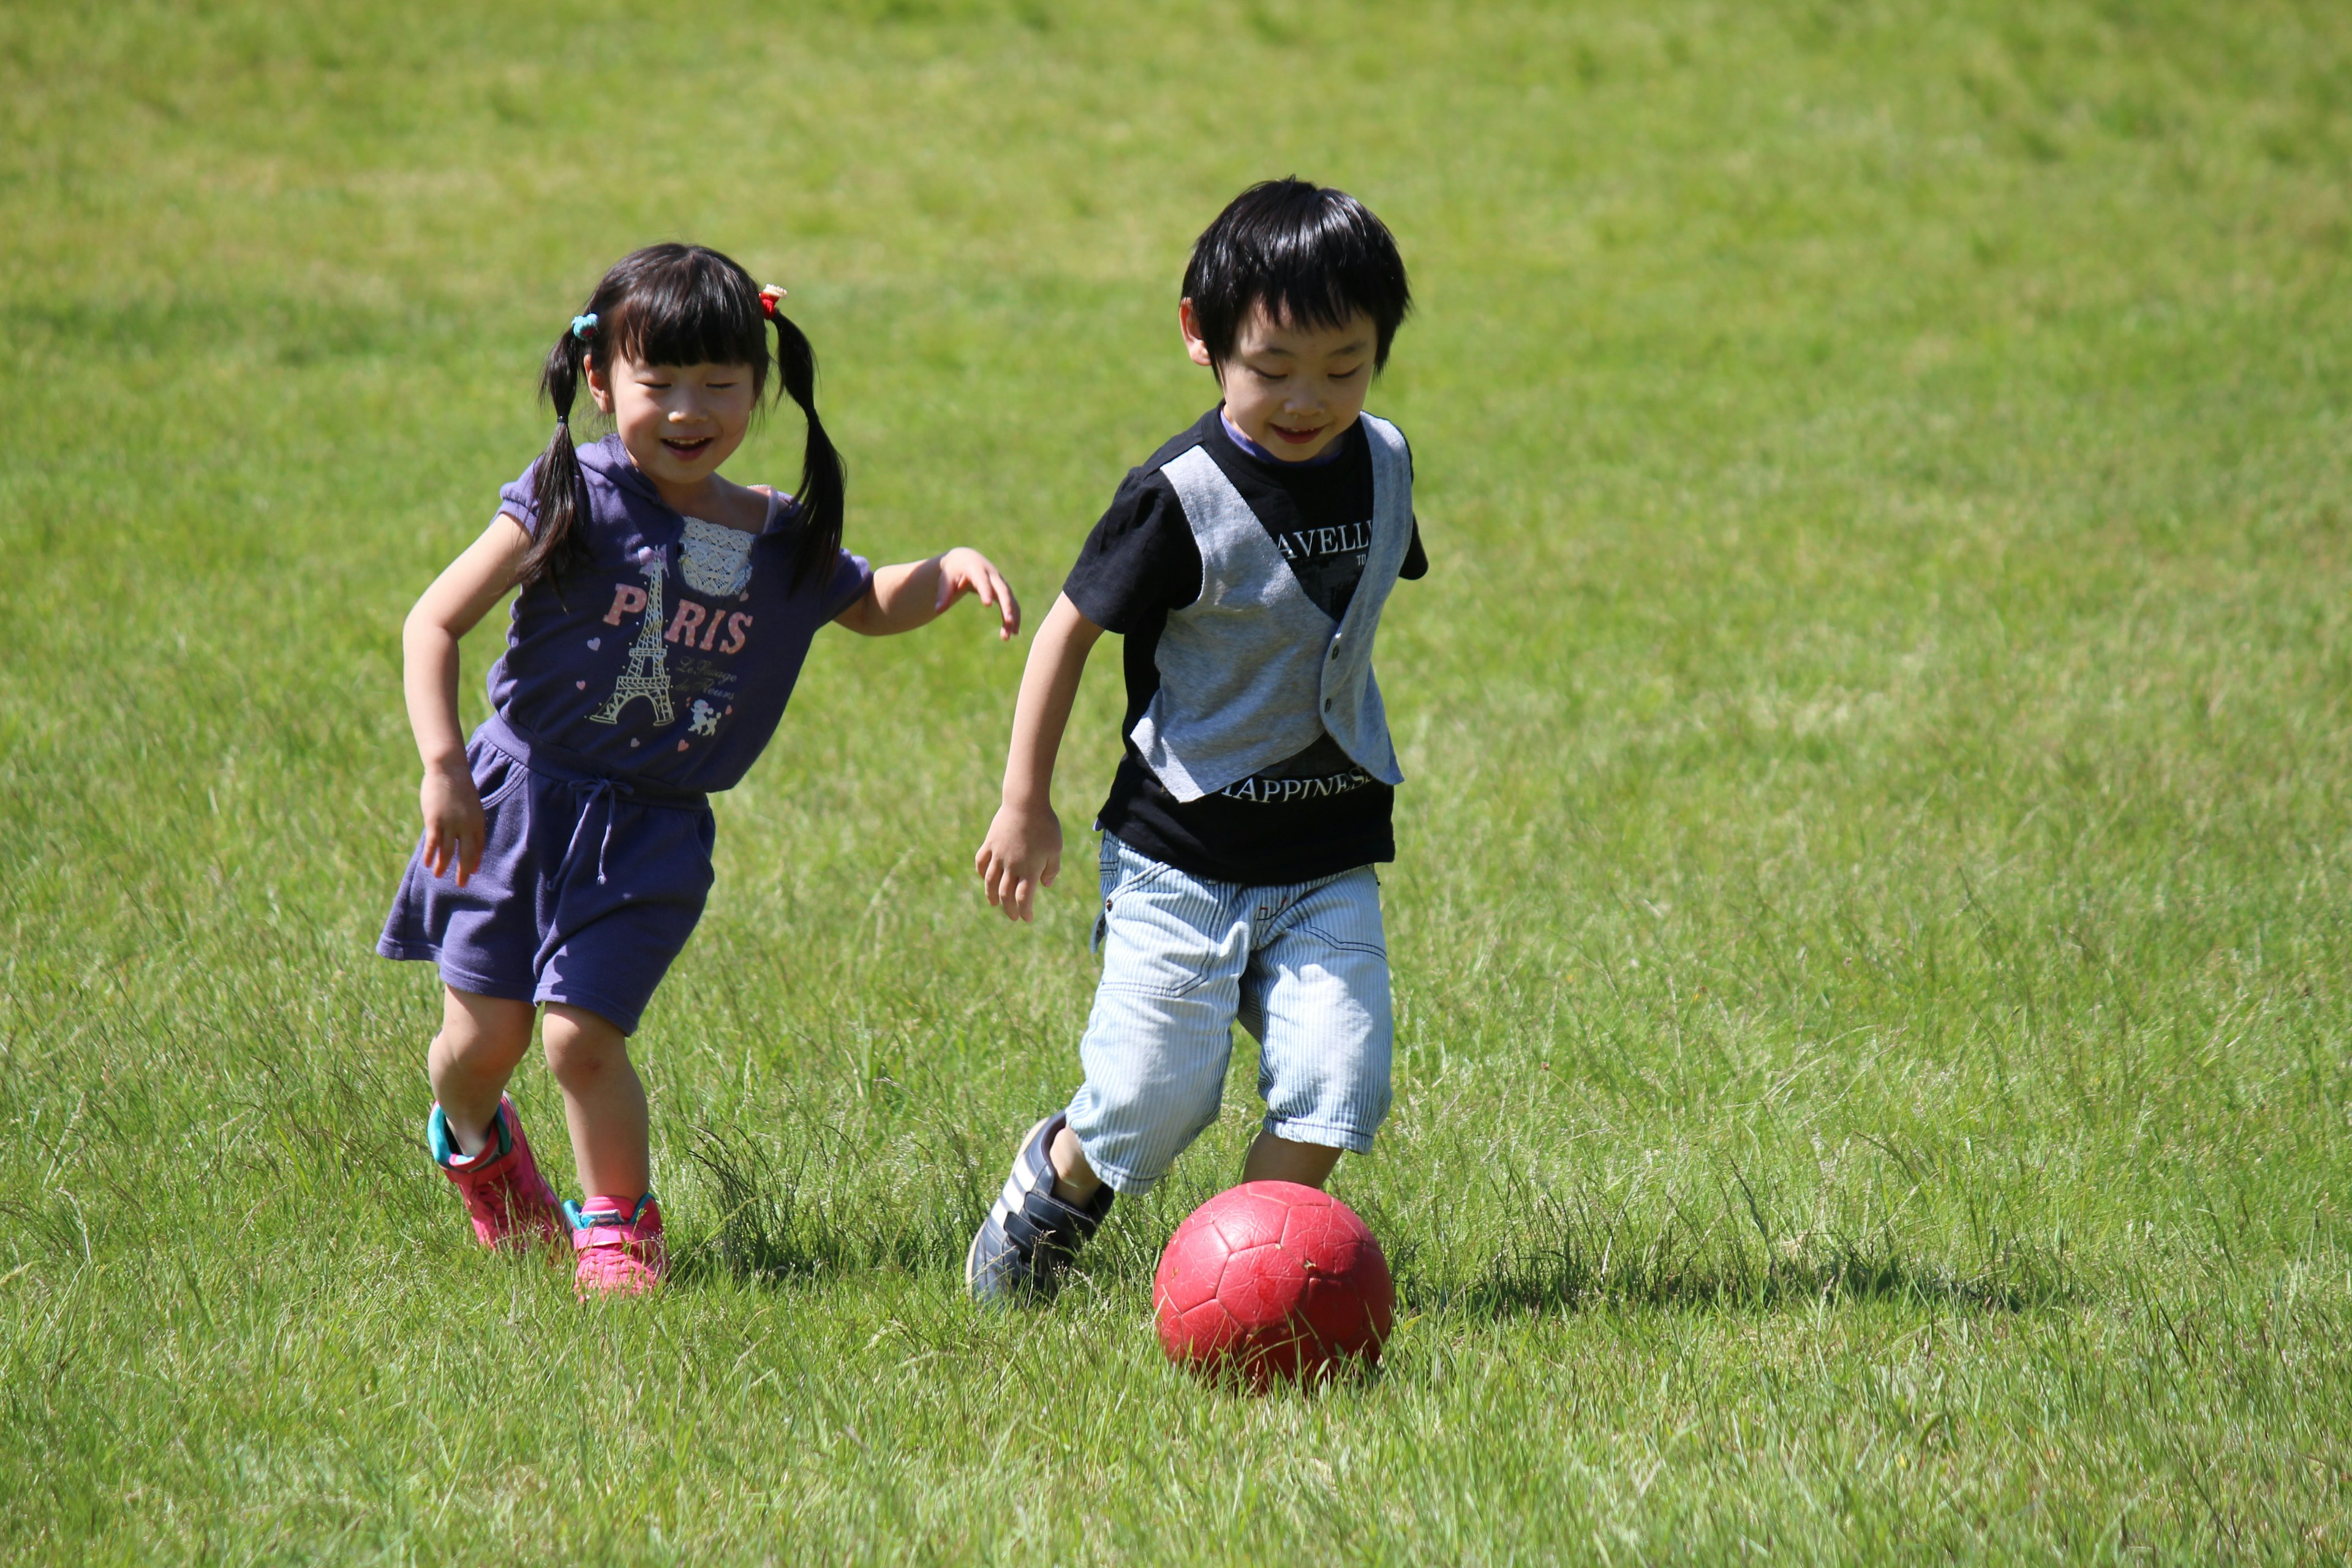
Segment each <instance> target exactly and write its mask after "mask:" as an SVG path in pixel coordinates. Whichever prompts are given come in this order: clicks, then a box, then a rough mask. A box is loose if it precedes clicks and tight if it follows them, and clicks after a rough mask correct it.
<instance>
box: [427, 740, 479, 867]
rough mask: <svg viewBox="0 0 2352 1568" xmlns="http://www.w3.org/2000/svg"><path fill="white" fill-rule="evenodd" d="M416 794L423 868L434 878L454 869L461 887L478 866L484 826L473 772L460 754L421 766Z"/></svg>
mask: <svg viewBox="0 0 2352 1568" xmlns="http://www.w3.org/2000/svg"><path fill="white" fill-rule="evenodd" d="M416 793H417V799H418V803H419V804H420V805H423V807H424V808H425V869H426V870H427V871H430V872H432V873H433V875H435V876H436V877H438V876H442V875H444V874H445V873H446V872H448V871H450V870H452V869H454V870H455V871H456V872H457V886H459V887H461V888H462V887H464V886H465V885H466V879H467V878H468V877H470V876H472V875H473V874H474V873H475V872H476V871H478V870H479V869H480V868H481V865H482V839H483V837H484V835H485V833H486V832H487V831H488V821H487V819H486V818H485V817H484V816H483V815H482V795H481V792H480V791H479V790H478V789H476V788H475V787H474V775H473V774H472V773H470V772H469V771H467V766H466V760H465V759H464V758H463V757H460V758H458V759H457V761H456V762H454V763H443V764H441V765H439V766H437V767H430V768H427V769H425V783H424V784H422V785H421V786H420V787H419V788H418V790H417V792H416Z"/></svg>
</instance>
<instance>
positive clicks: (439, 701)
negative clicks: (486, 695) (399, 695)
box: [400, 512, 530, 888]
mask: <svg viewBox="0 0 2352 1568" xmlns="http://www.w3.org/2000/svg"><path fill="white" fill-rule="evenodd" d="M528 552H530V535H529V534H527V533H525V532H524V531H522V525H521V524H520V523H519V522H517V521H515V520H514V519H513V518H511V517H509V516H508V515H507V514H506V513H504V512H500V513H499V515H498V516H497V517H495V518H492V519H491V520H490V526H489V527H488V528H486V529H484V530H483V531H482V534H481V537H480V538H478V539H477V540H475V541H474V542H473V543H471V544H469V545H467V547H466V552H465V553H464V554H462V555H460V556H458V557H457V560H455V561H452V562H451V563H449V565H448V568H447V570H446V571H444V572H443V573H442V574H441V575H439V576H438V577H436V578H435V579H433V585H432V586H431V587H429V588H427V589H425V595H424V596H423V597H422V598H420V599H418V600H417V601H416V607H415V609H413V610H411V611H409V612H408V619H407V620H406V621H405V622H404V623H402V626H401V628H400V651H401V686H402V689H403V690H404V692H405V693H406V695H407V698H408V727H409V729H410V730H411V731H413V732H414V733H415V736H416V755H417V759H418V761H420V762H422V763H424V764H425V782H424V783H423V784H421V785H419V786H418V788H417V805H419V807H420V808H421V809H422V810H423V811H424V813H425V869H426V870H428V871H430V872H431V873H432V874H433V875H435V876H436V877H438V876H440V875H442V874H443V873H444V872H446V871H449V870H452V869H455V871H456V872H457V885H458V886H459V887H461V888H462V887H464V886H465V885H466V879H467V878H468V877H470V876H472V875H473V874H474V870H475V868H477V867H478V866H479V865H480V864H481V863H482V835H483V828H484V824H483V818H482V797H481V795H479V794H478V793H477V792H476V791H475V789H474V775H473V773H472V772H471V770H469V769H468V768H467V765H466V732H465V731H464V729H463V728H462V727H461V726H460V725H459V724H458V722H457V639H458V638H460V637H464V636H465V635H466V634H467V632H469V631H472V630H473V629H474V627H475V626H476V625H477V624H478V623H479V622H480V620H481V618H482V617H483V616H486V615H488V614H489V613H490V611H491V609H492V608H493V607H494V606H495V605H497V604H498V602H499V600H500V599H503V598H505V597H506V596H507V592H508V590H509V589H511V588H512V587H513V586H514V585H515V575H516V574H517V572H518V571H519V570H520V568H521V566H522V558H523V556H524V555H525V554H526V553H528Z"/></svg>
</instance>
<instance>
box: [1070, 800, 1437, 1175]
mask: <svg viewBox="0 0 2352 1568" xmlns="http://www.w3.org/2000/svg"><path fill="white" fill-rule="evenodd" d="M1102 892H1103V907H1102V910H1101V912H1100V913H1099V914H1098V915H1097V917H1096V920H1095V944H1096V946H1097V948H1098V949H1099V950H1100V951H1101V952H1102V958H1103V973H1102V984H1100V985H1098V986H1097V988H1096V990H1095V1005H1094V1013H1093V1016H1091V1017H1089V1018H1088V1019H1087V1034H1086V1038H1085V1039H1084V1040H1083V1041H1082V1042H1080V1044H1079V1046H1078V1057H1079V1060H1080V1061H1081V1063H1082V1064H1083V1065H1084V1066H1085V1068H1086V1073H1087V1081H1086V1084H1085V1086H1084V1087H1083V1088H1081V1089H1079V1090H1078V1096H1077V1098H1076V1100H1072V1101H1071V1102H1070V1110H1069V1117H1070V1130H1071V1131H1073V1132H1075V1133H1076V1134H1077V1136H1078V1142H1079V1144H1080V1146H1081V1147H1083V1148H1084V1149H1085V1150H1086V1154H1087V1164H1089V1165H1092V1166H1093V1167H1094V1169H1095V1173H1096V1174H1097V1175H1098V1176H1100V1177H1102V1179H1103V1180H1104V1181H1106V1182H1108V1183H1109V1184H1111V1185H1112V1186H1113V1187H1114V1188H1116V1189H1118V1191H1119V1192H1122V1193H1140V1192H1145V1191H1148V1190H1149V1189H1150V1187H1151V1185H1152V1184H1153V1183H1155V1182H1157V1181H1159V1180H1160V1177H1161V1176H1163V1175H1165V1174H1167V1173H1168V1167H1169V1166H1170V1165H1171V1164H1172V1163H1175V1159H1176V1156H1177V1155H1178V1154H1180V1153H1181V1152H1183V1151H1184V1149H1185V1147H1186V1145H1188V1144H1190V1143H1191V1142H1192V1140H1193V1139H1195V1138H1197V1137H1199V1136H1200V1135H1201V1134H1202V1131H1205V1130H1206V1129H1207V1128H1208V1126H1209V1124H1210V1123H1211V1122H1213V1121H1216V1119H1217V1104H1218V1101H1219V1100H1220V1099H1221V1098H1222V1096H1223V1090H1224V1082H1225V1068H1226V1067H1227V1065H1228V1063H1229V1062H1230V1061H1231V1059H1232V1057H1233V1049H1234V1036H1233V1026H1234V1024H1235V1023H1236V1022H1238V1023H1239V1024H1240V1025H1241V1026H1242V1027H1243V1028H1244V1029H1247V1030H1248V1031H1249V1032H1250V1033H1251V1034H1252V1035H1254V1036H1255V1037H1256V1038H1257V1041H1258V1047H1259V1054H1258V1071H1257V1089H1258V1093H1259V1095H1260V1096H1261V1097H1262V1098H1263V1099H1264V1100H1265V1130H1266V1131H1268V1132H1271V1133H1273V1134H1274V1135H1275V1136H1276V1137H1277V1138H1286V1139H1288V1140H1290V1141H1291V1142H1294V1143H1318V1144H1322V1145H1324V1146H1325V1147H1327V1148H1333V1149H1346V1150H1349V1151H1350V1152H1355V1153H1359V1154H1360V1153H1363V1152H1365V1151H1367V1150H1369V1149H1370V1147H1371V1146H1372V1134H1373V1132H1374V1131H1377V1130H1378V1129H1379V1127H1380V1124H1381V1119H1382V1118H1383V1117H1385V1116H1387V1115H1388V1111H1389V1057H1390V1052H1391V1046H1392V1044H1393V1041H1394V1034H1395V1026H1394V1023H1393V1020H1392V1019H1391V1016H1390V1012H1389V956H1388V943H1387V941H1386V938H1385V936H1384V935H1383V933H1382V931H1381V889H1380V879H1379V878H1378V877H1376V876H1374V875H1373V874H1372V868H1370V866H1359V867H1357V868H1355V869H1354V870H1352V871H1342V872H1340V873H1339V875H1338V876H1336V877H1319V878H1317V879H1315V880H1313V881H1311V882H1294V883H1288V884H1285V885H1282V886H1278V887H1263V888H1259V887H1246V886H1244V885H1242V884H1240V883H1235V882H1213V881H1209V880H1207V879H1203V878H1200V877H1195V876H1192V875H1191V874H1189V873H1187V872H1183V871H1180V870H1178V869H1176V868H1174V867H1173V866H1167V865H1163V864H1161V863H1160V861H1157V860H1153V859H1150V858H1147V857H1145V856H1142V855H1139V854H1138V853H1136V852H1135V851H1134V850H1133V849H1131V848H1129V847H1128V846H1127V845H1125V844H1123V843H1121V842H1119V840H1118V838H1116V837H1113V836H1111V835H1110V834H1108V833H1106V834H1104V835H1103V844H1102Z"/></svg>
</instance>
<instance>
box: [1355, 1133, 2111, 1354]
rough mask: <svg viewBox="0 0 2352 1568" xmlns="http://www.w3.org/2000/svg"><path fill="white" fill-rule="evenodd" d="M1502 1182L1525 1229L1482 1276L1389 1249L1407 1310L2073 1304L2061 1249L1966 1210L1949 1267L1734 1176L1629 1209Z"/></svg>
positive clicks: (1880, 1230)
mask: <svg viewBox="0 0 2352 1568" xmlns="http://www.w3.org/2000/svg"><path fill="white" fill-rule="evenodd" d="M1509 1184H1510V1185H1511V1186H1512V1187H1513V1188H1515V1189H1516V1191H1515V1194H1514V1196H1515V1199H1516V1203H1517V1206H1518V1208H1519V1210H1520V1212H1522V1213H1523V1214H1525V1215H1526V1216H1527V1218H1526V1223H1525V1224H1524V1225H1522V1226H1518V1227H1517V1233H1516V1234H1515V1235H1514V1236H1513V1237H1512V1238H1511V1239H1510V1240H1509V1241H1507V1243H1506V1244H1505V1245H1504V1246H1503V1247H1501V1248H1499V1249H1498V1250H1496V1251H1494V1252H1493V1253H1491V1254H1490V1255H1489V1257H1488V1259H1487V1261H1486V1263H1485V1265H1484V1266H1483V1267H1480V1268H1475V1269H1473V1270H1467V1271H1458V1272H1457V1271H1453V1270H1444V1271H1441V1270H1440V1269H1435V1268H1423V1267H1421V1261H1422V1259H1421V1254H1420V1248H1419V1247H1417V1246H1416V1245H1414V1244H1412V1243H1410V1242H1408V1243H1406V1244H1405V1245H1403V1246H1402V1247H1398V1248H1397V1249H1396V1256H1394V1257H1393V1258H1392V1259H1391V1265H1392V1268H1394V1270H1395V1273H1396V1276H1397V1283H1398V1293H1399V1296H1400V1298H1401V1299H1402V1300H1403V1302H1404V1303H1405V1304H1406V1306H1407V1307H1408V1308H1409V1309H1410V1310H1414V1311H1444V1312H1452V1313H1460V1314H1465V1315H1467V1316H1470V1317H1474V1318H1477V1317H1485V1318H1505V1317H1514V1316H1519V1315H1523V1314H1528V1313H1566V1312H1577V1311H1587V1310H1595V1309H1601V1308H1611V1307H1640V1308H1651V1309H1661V1308H1663V1309H1686V1310H1717V1311H1720V1310H1773V1309H1779V1308H1785V1307H1788V1306H1790V1305H1794V1304H1798V1303H1810V1302H1813V1301H1820V1300H1831V1301H1862V1300H1899V1301H1913V1302H1917V1303H1920V1304H1923V1305H1927V1304H1937V1305H1944V1306H1948V1307H1954V1308H1958V1309H1962V1310H1970V1311H1986V1312H2018V1311H2024V1310H2030V1309H2032V1308H2037V1307H2044V1306H2050V1305H2053V1304H2055V1303H2058V1302H2061V1301H2064V1300H2072V1299H2074V1296H2075V1295H2076V1289H2075V1285H2074V1279H2073V1275H2072V1271H2071V1270H2070V1269H2069V1268H2068V1267H2067V1264H2066V1261H2065V1259H2064V1258H2063V1256H2062V1255H2061V1254H2060V1253H2058V1252H2057V1251H2055V1250H2053V1248H2051V1247H2045V1246H2042V1245H2039V1244H2037V1243H2034V1242H2032V1241H2030V1240H2028V1239H2027V1238H2025V1237H2021V1236H2019V1235H2017V1234H2015V1233H2013V1232H2010V1231H2005V1230H2003V1229H2002V1228H2001V1227H2000V1225H1999V1224H1998V1223H1997V1222H1995V1221H1990V1220H1988V1219H1986V1218H1984V1216H1982V1215H1980V1214H1979V1213H1978V1212H1977V1211H1976V1209H1975V1207H1974V1205H1971V1206H1970V1210H1969V1215H1968V1219H1969V1227H1968V1242H1967V1246H1966V1250H1967V1252H1968V1254H1969V1257H1968V1258H1967V1259H1966V1261H1965V1262H1964V1263H1963V1264H1962V1265H1961V1266H1959V1267H1957V1268H1956V1267H1952V1266H1950V1265H1949V1264H1947V1263H1944V1262H1937V1261H1931V1260H1929V1259H1927V1258H1923V1257H1921V1256H1919V1255H1918V1254H1917V1253H1916V1250H1913V1249H1906V1247H1905V1245H1904V1244H1903V1242H1902V1241H1901V1240H1900V1239H1899V1238H1898V1237H1897V1236H1896V1235H1895V1228H1894V1226H1893V1224H1892V1223H1891V1218H1882V1219H1881V1220H1880V1221H1879V1223H1877V1224H1875V1225H1873V1226H1867V1227H1862V1228H1857V1229H1855V1230H1851V1231H1849V1230H1846V1229H1843V1228H1842V1227H1841V1226H1838V1225H1837V1224H1836V1223H1834V1222H1824V1221H1818V1220H1817V1221H1815V1222H1814V1223H1811V1224H1809V1225H1796V1224H1792V1223H1790V1222H1787V1221H1781V1220H1776V1219H1775V1217H1774V1216H1773V1215H1772V1214H1771V1212H1770V1210H1769V1207H1768V1205H1766V1204H1765V1203H1764V1202H1762V1201H1761V1200H1759V1197H1758V1195H1757V1193H1756V1191H1755V1188H1754V1187H1753V1185H1752V1184H1750V1183H1749V1181H1748V1177H1747V1176H1746V1175H1745V1174H1744V1173H1741V1172H1739V1171H1738V1170H1737V1169H1733V1170H1731V1171H1730V1172H1729V1173H1727V1176H1726V1177H1725V1178H1724V1180H1723V1181H1722V1183H1721V1185H1720V1190H1719V1193H1718V1194H1717V1196H1716V1199H1715V1201H1709V1202H1706V1203H1705V1204H1703V1205H1695V1204H1693V1203H1690V1202H1686V1201H1685V1198H1684V1197H1683V1196H1679V1195H1677V1194H1673V1193H1664V1194H1659V1195H1658V1196H1656V1197H1655V1198H1654V1200H1653V1201H1652V1202H1650V1203H1648V1204H1646V1205H1643V1206H1642V1207H1641V1208H1640V1209H1639V1210H1638V1211H1637V1210H1636V1209H1635V1207H1634V1205H1633V1200H1632V1199H1631V1198H1630V1197H1628V1198H1621V1199H1618V1200H1616V1201H1613V1202H1612V1201H1610V1200H1609V1199H1608V1198H1606V1197H1604V1196H1601V1195H1597V1194H1592V1193H1591V1192H1589V1191H1582V1190H1580V1191H1576V1192H1572V1193H1570V1194H1560V1193H1558V1192H1555V1191H1552V1190H1550V1189H1549V1188H1546V1187H1542V1186H1538V1185H1536V1184H1531V1183H1528V1182H1527V1181H1525V1180H1523V1179H1516V1178H1514V1179H1512V1180H1511V1181H1510V1183H1509ZM1449 1274H1450V1275H1451V1277H1450V1278H1449V1277H1448V1276H1449Z"/></svg>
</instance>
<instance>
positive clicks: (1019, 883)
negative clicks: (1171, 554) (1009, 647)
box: [972, 594, 1103, 921]
mask: <svg viewBox="0 0 2352 1568" xmlns="http://www.w3.org/2000/svg"><path fill="white" fill-rule="evenodd" d="M1102 634H1103V629H1102V627H1100V626H1097V625H1095V623H1094V622H1092V621H1090V620H1088V619H1087V617H1086V616H1085V615H1083V614H1082V613H1081V612H1080V611H1079V609H1078V607H1077V606H1076V605H1074V604H1072V603H1070V599H1069V595H1066V594H1065V595H1060V596H1059V597H1057V598H1055V601H1054V607H1053V608H1052V609H1050V610H1047V611H1046V612H1045V623H1044V624H1043V625H1042V626H1039V627H1038V628H1037V640H1036V641H1035V642H1034V643H1032V644H1031V645H1030V647H1029V664H1028V667H1027V668H1024V670H1023V671H1022V672H1021V697H1020V700H1018V701H1017V702H1016V703H1014V705H1013V745H1012V748H1011V750H1010V752H1008V753H1007V755H1006V756H1005V759H1004V804H1003V805H1001V806H999V807H998V808H997V812H996V820H995V821H993V822H992V823H990V824H989V825H988V837H986V838H985V839H982V841H981V846H980V853H979V854H977V855H975V856H973V857H972V869H974V870H976V871H978V872H979V873H980V879H981V882H982V885H983V886H985V887H986V888H987V889H988V901H989V902H990V903H992V904H994V905H995V906H996V907H997V908H998V909H1000V910H1003V911H1004V918H1005V919H1006V920H1015V921H1025V920H1028V919H1030V918H1032V915H1033V913H1034V910H1035V907H1036V900H1037V889H1039V888H1050V887H1052V886H1053V885H1054V879H1055V877H1057V876H1059V875H1060V874H1061V870H1062V824H1061V820H1060V819H1059V818H1058V817H1056V816H1055V815H1054V759H1055V757H1056V756H1058V755H1059V754H1060V752H1061V750H1062V731H1065V730H1066V729H1068V728H1069V724H1070V706H1071V704H1072V703H1074V702H1076V700H1077V696H1078V678H1079V677H1080V676H1082V675H1084V674H1085V673H1086V668H1087V654H1088V653H1090V652H1092V651H1093V650H1094V646H1095V642H1096V639H1097V638H1098V637H1101V636H1102Z"/></svg>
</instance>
